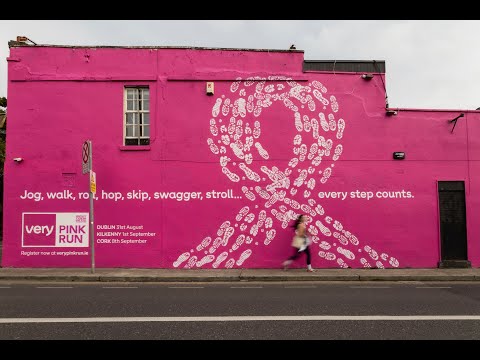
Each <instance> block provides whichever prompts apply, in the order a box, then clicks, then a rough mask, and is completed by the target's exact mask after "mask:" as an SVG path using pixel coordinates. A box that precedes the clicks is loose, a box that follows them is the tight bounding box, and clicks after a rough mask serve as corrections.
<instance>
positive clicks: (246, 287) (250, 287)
mask: <svg viewBox="0 0 480 360" xmlns="http://www.w3.org/2000/svg"><path fill="white" fill-rule="evenodd" d="M262 288H263V286H230V289H262Z"/></svg>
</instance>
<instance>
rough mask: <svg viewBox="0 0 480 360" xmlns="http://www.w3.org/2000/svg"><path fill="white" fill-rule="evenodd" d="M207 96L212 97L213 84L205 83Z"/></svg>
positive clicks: (210, 82)
mask: <svg viewBox="0 0 480 360" xmlns="http://www.w3.org/2000/svg"><path fill="white" fill-rule="evenodd" d="M207 95H213V82H212V81H209V82H207Z"/></svg>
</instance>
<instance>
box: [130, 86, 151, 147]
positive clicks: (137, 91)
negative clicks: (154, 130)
mask: <svg viewBox="0 0 480 360" xmlns="http://www.w3.org/2000/svg"><path fill="white" fill-rule="evenodd" d="M132 90H133V91H134V96H133V99H128V96H127V94H128V92H129V91H132ZM144 90H148V99H147V100H148V103H149V106H148V110H145V109H144V106H143V101H144V96H145V92H144ZM128 100H132V101H135V100H136V108H135V107H133V108H134V109H132V110H129V109H128V106H127V103H128ZM128 114H134V115H133V117H134V118H136V119H138V121H137V122H136V123H135V121H133V124H127V117H128ZM146 114H148V118H149V121H148V123H145V120H144V119H145V115H146ZM135 115H137V116H135ZM127 127H130V128H131V130H132V131H131V133H133V135H129V136H127ZM147 128H148V135H145V130H146V129H147ZM150 130H151V119H150V88H149V86H146V85H142V86H125V87H124V90H123V145H125V146H145V145H147V146H148V145H150ZM127 140H130V141H128V142H127ZM133 140H136V141H135V143H132V141H133ZM146 140H148V141H146Z"/></svg>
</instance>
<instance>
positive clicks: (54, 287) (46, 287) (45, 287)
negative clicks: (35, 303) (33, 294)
mask: <svg viewBox="0 0 480 360" xmlns="http://www.w3.org/2000/svg"><path fill="white" fill-rule="evenodd" d="M36 288H37V289H72V288H73V286H37V287H36Z"/></svg>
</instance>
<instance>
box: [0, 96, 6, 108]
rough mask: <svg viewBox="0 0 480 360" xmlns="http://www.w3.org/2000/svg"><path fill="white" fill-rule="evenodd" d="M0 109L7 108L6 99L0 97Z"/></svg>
mask: <svg viewBox="0 0 480 360" xmlns="http://www.w3.org/2000/svg"><path fill="white" fill-rule="evenodd" d="M0 107H3V108H6V107H7V98H6V97H0ZM0 110H1V109H0Z"/></svg>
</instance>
